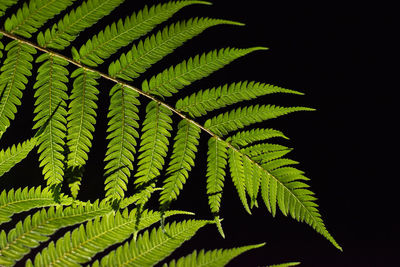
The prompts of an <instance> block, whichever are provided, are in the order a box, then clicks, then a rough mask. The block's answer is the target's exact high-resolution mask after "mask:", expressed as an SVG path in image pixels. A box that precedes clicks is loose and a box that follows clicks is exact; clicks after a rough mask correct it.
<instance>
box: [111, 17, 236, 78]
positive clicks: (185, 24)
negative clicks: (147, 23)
mask: <svg viewBox="0 0 400 267" xmlns="http://www.w3.org/2000/svg"><path fill="white" fill-rule="evenodd" d="M221 24H231V25H242V24H240V23H237V22H233V21H228V20H221V19H209V18H194V19H190V20H188V21H182V22H177V23H175V24H172V25H170V26H169V27H165V28H164V29H163V30H160V31H159V32H157V33H156V34H154V35H152V36H150V37H148V38H146V39H145V40H144V41H140V42H139V43H138V44H137V45H134V46H133V47H132V49H131V50H130V51H129V52H128V53H126V54H122V55H121V57H120V59H119V60H117V61H114V62H112V63H111V64H110V65H109V68H108V73H109V74H110V76H111V77H117V78H120V79H123V80H127V81H132V80H133V79H134V78H137V77H139V76H140V74H142V73H144V72H145V71H146V70H147V69H148V68H150V67H151V66H152V65H153V64H155V63H156V62H158V61H159V60H161V59H162V58H163V57H165V56H166V55H168V54H170V53H171V52H173V51H174V49H176V48H178V47H180V46H181V45H182V44H183V43H185V42H186V41H187V40H189V39H191V38H193V37H195V36H196V35H199V34H200V33H202V32H203V31H205V30H206V29H208V28H210V27H212V26H216V25H221Z"/></svg>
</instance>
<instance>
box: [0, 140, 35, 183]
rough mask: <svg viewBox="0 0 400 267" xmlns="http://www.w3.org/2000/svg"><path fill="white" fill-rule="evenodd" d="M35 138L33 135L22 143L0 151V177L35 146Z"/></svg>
mask: <svg viewBox="0 0 400 267" xmlns="http://www.w3.org/2000/svg"><path fill="white" fill-rule="evenodd" d="M36 140H37V139H36V137H33V138H31V139H29V140H26V141H24V142H23V143H18V144H17V145H16V146H15V145H13V146H11V147H9V148H7V149H6V150H1V151H0V177H1V176H3V174H5V173H6V172H8V171H9V170H10V169H11V168H12V167H14V166H15V165H16V164H17V163H19V162H20V161H21V160H23V159H24V158H26V156H27V155H28V154H29V152H31V150H32V149H33V148H34V147H35V145H36Z"/></svg>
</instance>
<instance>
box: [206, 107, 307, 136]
mask: <svg viewBox="0 0 400 267" xmlns="http://www.w3.org/2000/svg"><path fill="white" fill-rule="evenodd" d="M312 110H314V109H312V108H306V107H279V106H274V105H261V106H260V105H254V106H247V107H244V108H237V109H234V110H231V111H228V112H225V113H223V114H220V115H218V116H215V117H213V118H211V119H208V120H207V121H206V122H205V123H204V127H206V128H207V129H209V130H211V131H212V132H213V133H215V134H217V135H219V136H223V135H226V134H228V133H230V132H232V131H236V130H238V129H241V128H243V127H245V126H248V125H250V124H253V123H256V122H262V121H265V120H268V119H273V118H277V117H280V116H283V115H286V114H289V113H292V112H296V111H312Z"/></svg>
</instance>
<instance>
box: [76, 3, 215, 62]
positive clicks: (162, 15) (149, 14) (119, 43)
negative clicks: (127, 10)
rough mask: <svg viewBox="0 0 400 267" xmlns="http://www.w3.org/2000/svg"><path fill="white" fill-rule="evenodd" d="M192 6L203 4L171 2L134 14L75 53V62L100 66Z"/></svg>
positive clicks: (98, 35) (111, 26)
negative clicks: (183, 9) (182, 9)
mask: <svg viewBox="0 0 400 267" xmlns="http://www.w3.org/2000/svg"><path fill="white" fill-rule="evenodd" d="M192 4H207V2H204V1H174V2H169V3H166V4H159V5H157V6H152V7H151V8H147V7H145V8H144V9H143V10H141V11H139V12H138V13H137V14H136V13H134V14H133V15H132V16H131V17H127V18H126V19H125V21H123V20H122V19H120V20H119V21H118V23H117V24H116V23H113V24H111V25H110V26H107V27H106V28H105V29H104V30H103V31H101V32H100V33H98V34H97V35H96V36H94V37H93V38H92V39H90V40H88V41H87V42H86V44H84V45H83V46H82V47H81V48H80V49H79V55H78V54H77V58H75V60H78V61H80V62H82V63H84V64H86V65H88V66H97V65H99V64H102V63H103V62H104V60H105V59H107V58H109V57H110V56H111V55H112V54H114V53H116V52H117V51H118V50H119V49H120V48H122V47H125V46H127V45H129V44H130V43H131V42H132V41H134V40H135V39H137V38H139V37H141V36H143V35H145V34H146V33H148V32H149V31H151V30H152V29H153V28H154V27H155V26H157V25H158V24H160V23H162V22H163V21H165V20H167V19H168V18H170V17H171V16H172V15H173V14H175V13H176V12H178V11H179V10H180V9H181V8H183V7H185V6H188V5H192Z"/></svg>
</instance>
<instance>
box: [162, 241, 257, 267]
mask: <svg viewBox="0 0 400 267" xmlns="http://www.w3.org/2000/svg"><path fill="white" fill-rule="evenodd" d="M264 245H265V243H262V244H257V245H249V246H243V247H238V248H231V249H215V250H211V251H204V250H203V249H202V250H200V252H197V251H196V250H195V251H193V252H192V253H191V254H189V255H187V256H184V257H182V258H180V259H178V260H172V261H171V262H169V263H168V264H166V263H165V264H164V265H163V267H200V266H207V267H223V266H225V265H227V264H228V263H229V262H230V261H231V260H233V259H234V258H236V257H237V256H239V255H240V254H243V253H244V252H246V251H249V250H252V249H255V248H259V247H262V246H264Z"/></svg>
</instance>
